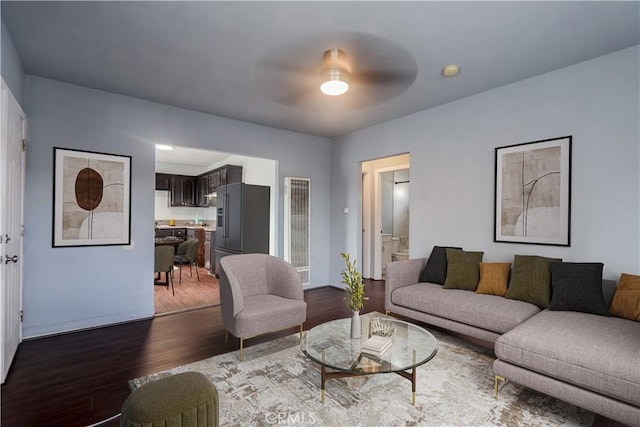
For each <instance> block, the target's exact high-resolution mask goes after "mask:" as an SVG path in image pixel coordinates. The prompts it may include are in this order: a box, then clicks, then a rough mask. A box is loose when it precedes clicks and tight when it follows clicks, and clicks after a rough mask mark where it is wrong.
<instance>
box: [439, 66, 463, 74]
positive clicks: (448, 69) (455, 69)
mask: <svg viewBox="0 0 640 427" xmlns="http://www.w3.org/2000/svg"><path fill="white" fill-rule="evenodd" d="M459 72H460V67H459V66H458V65H455V64H451V65H447V66H445V67H444V68H443V69H442V75H443V76H445V77H453V76H457V75H458V73H459Z"/></svg>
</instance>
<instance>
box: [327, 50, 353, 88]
mask: <svg viewBox="0 0 640 427" xmlns="http://www.w3.org/2000/svg"><path fill="white" fill-rule="evenodd" d="M323 58H324V63H325V66H324V69H323V72H324V73H326V74H325V75H326V76H327V80H326V81H325V82H324V83H322V84H321V85H320V90H321V91H322V93H324V94H325V95H329V96H338V95H343V94H345V93H346V92H347V91H348V90H349V70H348V68H347V64H346V61H345V58H346V55H345V54H344V51H342V50H340V49H329V50H328V51H326V52H325V53H324V55H323Z"/></svg>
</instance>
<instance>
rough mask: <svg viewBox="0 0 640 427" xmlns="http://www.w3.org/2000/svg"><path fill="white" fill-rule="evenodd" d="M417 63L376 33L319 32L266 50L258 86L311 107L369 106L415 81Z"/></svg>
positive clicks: (258, 72) (273, 96)
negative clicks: (324, 33) (375, 34)
mask: <svg viewBox="0 0 640 427" xmlns="http://www.w3.org/2000/svg"><path fill="white" fill-rule="evenodd" d="M416 74H417V64H416V61H415V59H414V58H413V56H412V55H411V54H410V53H409V52H408V51H407V50H406V49H405V48H403V47H402V46H400V45H398V44H396V43H395V42H392V41H390V40H387V39H383V38H381V37H378V36H374V35H372V34H364V33H340V34H335V33H332V34H326V35H323V34H320V35H315V36H309V37H307V38H303V39H298V40H296V41H295V42H291V43H287V44H285V45H283V46H279V47H277V48H275V49H273V50H271V51H269V52H267V53H266V54H265V56H264V57H263V58H262V59H261V60H260V61H258V64H257V66H256V74H255V75H256V81H257V84H258V86H259V87H260V88H261V89H262V90H263V91H264V92H265V93H266V94H267V95H268V96H269V97H270V98H271V99H273V100H275V101H276V102H279V103H281V104H284V105H289V106H293V107H296V108H302V109H310V110H328V111H335V110H350V109H359V108H367V107H371V106H374V105H377V104H380V103H382V102H384V101H387V100H389V99H392V98H394V97H396V96H398V95H399V94H401V93H402V92H404V91H405V90H406V89H408V88H409V87H410V86H411V85H412V84H413V82H414V80H415V78H416Z"/></svg>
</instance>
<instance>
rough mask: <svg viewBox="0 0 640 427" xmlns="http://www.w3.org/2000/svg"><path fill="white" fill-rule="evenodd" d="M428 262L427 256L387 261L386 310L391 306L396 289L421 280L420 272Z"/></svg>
mask: <svg viewBox="0 0 640 427" xmlns="http://www.w3.org/2000/svg"><path fill="white" fill-rule="evenodd" d="M426 262H427V259H426V258H415V259H409V260H405V261H393V262H390V263H387V272H386V274H385V285H384V307H385V310H389V307H391V294H392V293H393V291H394V290H395V289H398V288H400V287H402V286H407V285H413V284H414V283H418V282H419V279H420V273H421V272H422V269H423V268H424V266H425V264H426Z"/></svg>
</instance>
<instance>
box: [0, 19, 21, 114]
mask: <svg viewBox="0 0 640 427" xmlns="http://www.w3.org/2000/svg"><path fill="white" fill-rule="evenodd" d="M0 23H1V25H0V26H1V27H2V28H1V29H0V31H1V33H0V39H1V40H2V42H1V46H0V52H1V58H0V63H2V66H1V67H0V73H1V74H2V78H3V79H4V81H5V83H6V84H7V86H8V87H9V90H10V91H11V93H13V96H14V97H15V98H16V100H17V101H18V104H20V106H21V107H24V68H23V67H22V62H21V61H20V58H19V57H18V54H17V53H16V49H15V47H14V45H13V40H11V36H9V32H8V31H7V28H6V27H5V25H4V21H2V20H0Z"/></svg>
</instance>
